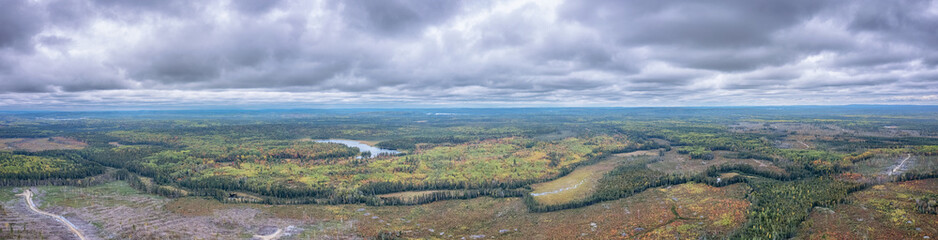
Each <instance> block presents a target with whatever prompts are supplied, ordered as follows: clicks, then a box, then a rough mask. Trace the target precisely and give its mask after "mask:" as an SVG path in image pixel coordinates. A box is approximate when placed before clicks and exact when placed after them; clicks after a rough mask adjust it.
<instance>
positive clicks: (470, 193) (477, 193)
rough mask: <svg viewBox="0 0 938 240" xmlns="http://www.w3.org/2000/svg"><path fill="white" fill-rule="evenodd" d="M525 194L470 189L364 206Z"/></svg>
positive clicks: (370, 201) (522, 192) (379, 200)
mask: <svg viewBox="0 0 938 240" xmlns="http://www.w3.org/2000/svg"><path fill="white" fill-rule="evenodd" d="M526 193H527V190H524V189H509V190H506V189H501V188H496V189H470V190H446V191H436V192H430V193H426V194H423V195H420V196H414V197H408V198H402V197H374V198H368V200H367V201H365V204H368V205H370V206H391V205H393V206H400V205H420V204H427V203H431V202H436V201H443V200H453V199H472V198H477V197H482V196H488V197H494V198H504V197H521V196H524V195H525V194H526Z"/></svg>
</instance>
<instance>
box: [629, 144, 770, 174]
mask: <svg viewBox="0 0 938 240" xmlns="http://www.w3.org/2000/svg"><path fill="white" fill-rule="evenodd" d="M732 154H734V152H730V151H713V155H714V158H713V159H712V160H700V159H691V157H690V156H689V155H687V154H679V153H677V151H676V150H672V151H668V152H665V154H664V156H662V157H661V158H660V161H656V162H653V163H649V164H648V165H647V166H648V168H649V169H652V170H657V171H661V172H664V173H668V174H671V173H684V174H689V175H693V174H699V173H701V172H703V171H706V170H707V168H708V167H710V166H720V165H724V164H729V165H732V164H747V165H751V166H753V167H754V168H756V169H760V170H768V171H772V172H778V173H783V172H785V170H784V169H781V168H779V167H778V166H775V164H773V163H772V162H770V161H765V160H758V159H734V158H727V157H725V156H726V155H732Z"/></svg>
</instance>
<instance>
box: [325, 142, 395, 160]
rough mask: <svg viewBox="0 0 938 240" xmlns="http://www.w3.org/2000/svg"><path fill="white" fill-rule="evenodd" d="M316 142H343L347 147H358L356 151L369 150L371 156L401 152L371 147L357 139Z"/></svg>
mask: <svg viewBox="0 0 938 240" xmlns="http://www.w3.org/2000/svg"><path fill="white" fill-rule="evenodd" d="M316 142H321V143H339V144H344V145H345V146H349V147H356V148H358V151H361V152H371V157H377V156H378V155H380V154H382V153H386V154H391V155H394V154H399V153H401V152H398V151H395V150H391V149H384V148H376V147H372V146H370V145H368V144H364V143H361V142H359V141H354V140H344V139H326V140H316Z"/></svg>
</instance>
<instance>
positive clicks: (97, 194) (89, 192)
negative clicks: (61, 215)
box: [37, 181, 163, 208]
mask: <svg viewBox="0 0 938 240" xmlns="http://www.w3.org/2000/svg"><path fill="white" fill-rule="evenodd" d="M37 188H38V189H39V191H40V192H41V193H42V196H41V198H39V199H41V202H42V203H41V204H40V208H47V207H50V206H67V207H72V208H81V207H87V206H91V205H95V204H114V205H126V204H130V205H131V206H132V205H133V202H128V201H126V200H123V199H121V198H119V197H115V196H133V197H143V198H153V199H163V197H160V196H157V195H149V194H143V193H141V192H140V191H137V190H136V189H133V188H132V187H130V185H127V182H124V181H114V182H109V183H105V184H101V185H96V186H92V187H84V188H81V187H67V186H42V187H37ZM92 199H93V200H94V201H98V202H92Z"/></svg>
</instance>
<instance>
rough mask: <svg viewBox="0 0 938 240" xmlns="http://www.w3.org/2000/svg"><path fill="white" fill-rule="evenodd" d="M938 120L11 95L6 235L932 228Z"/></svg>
mask: <svg viewBox="0 0 938 240" xmlns="http://www.w3.org/2000/svg"><path fill="white" fill-rule="evenodd" d="M50 119H55V120H50ZM62 119H68V120H62ZM936 119H938V109H936V108H934V107H928V106H902V107H890V108H884V107H876V106H866V107H863V106H849V107H823V108H822V107H781V108H758V107H752V108H669V109H666V110H663V109H658V108H621V109H619V108H613V109H605V108H603V109H591V108H577V109H551V108H545V109H422V110H413V109H409V110H408V109H397V110H386V111H374V110H341V111H340V110H334V111H333V110H328V111H327V110H251V111H248V110H243V111H240V110H239V111H230V112H229V111H219V112H213V113H204V112H199V111H165V112H160V111H155V112H120V113H113V112H107V113H98V112H87V113H83V112H67V113H65V112H16V113H4V114H2V115H0V207H2V208H0V229H2V232H0V238H3V239H17V238H20V239H33V238H50V239H72V238H74V237H75V236H76V232H77V233H80V234H81V235H82V236H83V237H85V238H87V239H179V238H198V239H250V238H254V239H359V238H378V239H381V238H384V239H388V238H424V239H426V238H439V239H491V238H498V239H532V238H534V239H550V238H560V239H572V238H585V239H611V238H625V239H635V238H638V239H674V238H678V239H703V238H706V239H722V238H729V239H780V238H797V239H819V238H820V239H824V238H830V239H863V238H870V239H903V238H915V239H921V238H926V237H928V238H930V237H935V236H936V235H938V232H936V231H938V225H935V222H936V221H938V218H936V217H935V216H938V215H935V212H938V210H936V209H938V204H935V202H936V200H938V182H935V177H938V121H935V120H936ZM17 194H19V195H17ZM27 195H28V196H29V197H26V196H27ZM27 200H29V201H32V204H33V205H32V206H35V210H34V209H32V208H31V207H30V206H31V205H30V202H29V201H27Z"/></svg>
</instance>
